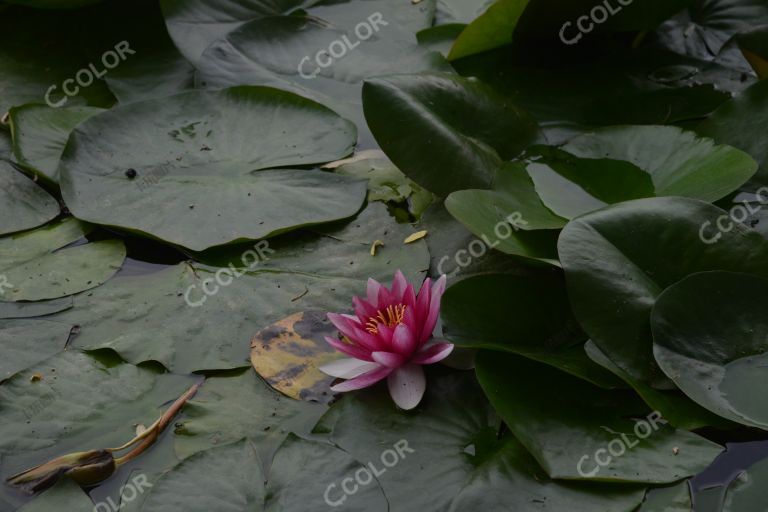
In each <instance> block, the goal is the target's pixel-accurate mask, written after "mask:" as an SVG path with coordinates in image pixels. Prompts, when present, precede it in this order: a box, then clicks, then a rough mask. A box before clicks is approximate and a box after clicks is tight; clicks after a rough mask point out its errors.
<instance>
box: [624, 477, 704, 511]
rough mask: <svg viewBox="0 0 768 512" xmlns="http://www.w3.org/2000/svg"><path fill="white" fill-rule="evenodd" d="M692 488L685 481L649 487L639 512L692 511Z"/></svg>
mask: <svg viewBox="0 0 768 512" xmlns="http://www.w3.org/2000/svg"><path fill="white" fill-rule="evenodd" d="M692 510H693V504H692V503H691V490H690V488H689V487H688V482H687V481H683V482H680V483H679V484H676V485H672V486H669V487H657V488H654V489H649V490H648V494H647V495H646V496H645V500H644V501H643V504H642V505H641V506H640V508H639V509H638V511H637V512H691V511H692Z"/></svg>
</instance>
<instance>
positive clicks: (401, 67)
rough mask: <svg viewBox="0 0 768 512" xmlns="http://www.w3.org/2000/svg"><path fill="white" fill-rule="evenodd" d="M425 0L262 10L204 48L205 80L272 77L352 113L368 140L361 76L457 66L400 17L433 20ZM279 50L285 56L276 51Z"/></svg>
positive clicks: (221, 82)
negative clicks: (276, 12) (424, 44)
mask: <svg viewBox="0 0 768 512" xmlns="http://www.w3.org/2000/svg"><path fill="white" fill-rule="evenodd" d="M429 3H430V2H428V1H425V2H419V3H418V4H414V3H412V2H392V1H391V0H348V1H334V2H325V3H321V4H318V5H316V6H314V7H312V8H308V9H307V14H308V15H307V16H279V17H275V16H272V17H265V18H261V19H257V20H253V21H250V22H248V23H246V24H244V25H243V26H241V27H239V28H238V29H237V30H235V31H232V32H230V33H229V34H227V36H226V37H225V38H222V39H220V40H218V41H216V42H215V43H213V44H211V46H210V47H208V49H207V50H206V51H205V53H204V54H203V56H202V58H201V60H200V63H199V64H198V70H199V76H198V81H199V82H200V83H201V84H202V85H203V86H205V87H214V88H221V87H228V86H232V85H244V84H255V85H268V86H272V87H278V88H280V89H285V90H289V91H292V92H295V93H297V94H300V95H302V96H305V97H307V98H311V99H313V100H315V101H317V102H319V103H321V104H323V105H325V106H327V107H330V108H331V109H333V110H334V111H336V112H337V113H338V114H340V115H341V116H342V117H345V118H347V119H349V120H351V121H353V122H354V123H355V124H356V125H357V127H358V130H359V132H360V133H361V137H362V140H363V142H365V143H366V145H367V144H371V142H372V141H368V140H367V139H369V138H370V135H369V134H367V125H366V123H365V119H364V118H363V110H362V102H361V99H360V91H361V88H362V85H363V80H365V79H367V78H370V77H375V76H381V75H390V74H394V73H421V72H427V71H446V72H449V71H452V68H451V67H450V65H448V63H447V62H446V61H445V59H444V58H443V57H442V55H440V54H438V53H435V52H431V51H429V50H426V49H424V48H421V47H419V46H418V45H417V42H416V37H415V33H414V31H411V30H409V28H410V27H408V26H407V25H406V26H403V23H400V20H409V21H410V22H411V23H413V22H414V21H415V22H416V23H418V22H419V21H421V23H418V25H417V26H416V27H415V28H416V29H417V30H418V29H421V28H425V27H428V26H429V22H430V20H431V17H430V16H429V13H428V8H429ZM276 55H279V56H280V59H279V60H278V59H276V58H275V56H276Z"/></svg>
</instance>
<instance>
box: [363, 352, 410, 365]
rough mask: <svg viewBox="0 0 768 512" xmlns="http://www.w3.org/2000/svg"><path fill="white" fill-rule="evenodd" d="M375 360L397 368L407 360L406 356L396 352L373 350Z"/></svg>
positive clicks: (372, 355) (372, 354)
mask: <svg viewBox="0 0 768 512" xmlns="http://www.w3.org/2000/svg"><path fill="white" fill-rule="evenodd" d="M371 357H373V360H374V361H376V362H377V363H379V364H380V365H383V366H388V367H390V368H397V367H398V366H400V365H402V364H403V363H404V362H405V356H403V355H401V354H396V353H394V352H383V351H382V352H371Z"/></svg>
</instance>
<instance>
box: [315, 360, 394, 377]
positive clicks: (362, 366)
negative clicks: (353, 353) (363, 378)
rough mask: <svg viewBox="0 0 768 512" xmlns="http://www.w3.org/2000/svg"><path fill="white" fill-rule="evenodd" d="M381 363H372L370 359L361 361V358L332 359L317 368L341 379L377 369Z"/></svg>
mask: <svg viewBox="0 0 768 512" xmlns="http://www.w3.org/2000/svg"><path fill="white" fill-rule="evenodd" d="M378 367H379V365H378V364H377V363H371V362H369V361H361V360H360V359H355V358H349V359H346V358H345V359H337V360H336V361H331V362H330V363H328V364H324V365H322V366H318V367H317V369H318V370H320V371H321V372H323V373H325V374H326V375H330V376H331V377H338V378H340V379H354V378H355V377H358V376H360V375H362V374H364V373H366V372H369V371H371V370H375V369H376V368H378Z"/></svg>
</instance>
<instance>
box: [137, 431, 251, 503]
mask: <svg viewBox="0 0 768 512" xmlns="http://www.w3.org/2000/svg"><path fill="white" fill-rule="evenodd" d="M212 475H216V479H212V478H211V476H212ZM224 481H226V485H222V483H223V482H224ZM264 481H265V478H264V475H263V473H262V471H261V464H260V461H259V457H258V456H257V454H256V450H255V449H254V447H253V446H252V445H251V443H250V442H249V441H246V440H243V441H240V442H236V443H232V444H228V445H225V446H219V447H216V448H212V449H210V450H206V451H204V452H202V453H198V454H195V455H193V456H191V457H189V458H188V459H186V460H183V461H181V462H180V463H179V464H178V465H177V466H175V467H174V468H173V469H171V470H170V471H168V472H167V473H165V474H164V475H163V476H162V477H161V478H160V479H159V480H158V481H157V482H155V483H154V484H152V488H151V489H150V491H149V494H148V495H147V498H146V499H145V501H144V503H143V505H142V510H147V511H152V512H155V511H157V512H176V511H178V510H185V511H187V512H196V511H201V512H207V511H211V510H231V511H243V512H244V511H246V510H263V508H262V505H263V503H264Z"/></svg>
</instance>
